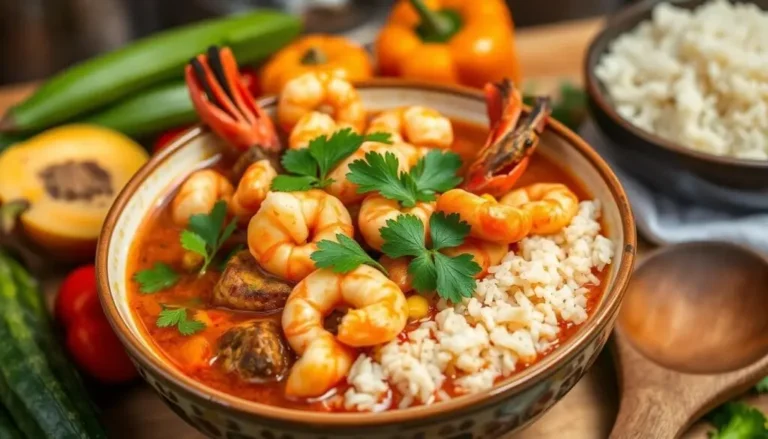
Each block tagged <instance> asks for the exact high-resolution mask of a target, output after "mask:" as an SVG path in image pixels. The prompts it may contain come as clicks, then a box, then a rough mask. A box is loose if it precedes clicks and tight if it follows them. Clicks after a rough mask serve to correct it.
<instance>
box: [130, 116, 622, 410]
mask: <svg viewBox="0 0 768 439" xmlns="http://www.w3.org/2000/svg"><path fill="white" fill-rule="evenodd" d="M453 128H454V134H455V141H454V144H453V147H452V148H453V150H454V151H455V152H456V153H458V154H459V155H461V156H462V159H463V160H464V163H465V165H466V163H467V162H468V161H469V159H470V158H471V157H472V156H473V155H474V153H476V151H477V150H479V149H480V147H482V145H483V143H484V142H485V138H486V136H487V133H488V130H487V129H486V128H484V127H481V126H479V125H475V124H471V123H467V122H463V121H453ZM214 167H215V168H221V170H224V168H223V167H222V166H221V165H214ZM224 174H225V175H226V174H227V173H226V172H225V173H224ZM535 182H559V183H564V184H566V185H567V186H568V187H569V188H571V190H573V191H574V192H575V193H576V195H577V196H578V197H579V199H580V200H584V199H587V198H588V194H587V192H586V191H585V190H584V189H583V187H582V186H581V185H580V184H578V183H577V182H576V180H575V179H574V178H573V177H572V176H571V175H569V174H568V173H567V172H565V171H564V170H563V169H561V168H559V167H558V166H557V165H555V164H554V163H552V162H551V161H550V160H548V159H547V158H546V157H544V156H542V155H541V154H536V155H534V158H533V160H531V164H530V166H529V167H528V169H527V171H526V172H525V174H524V176H523V177H522V179H521V180H520V182H519V183H518V185H520V186H522V185H527V184H531V183H535ZM174 193H175V188H174V190H173V191H169V193H168V197H167V198H166V199H165V200H163V203H162V204H161V205H160V207H158V208H157V209H155V210H154V211H152V212H150V213H149V215H147V217H146V218H145V219H144V221H143V224H142V226H141V227H140V229H139V232H138V236H137V238H136V239H135V240H134V244H133V247H132V249H131V252H130V257H129V262H128V278H129V279H128V283H129V293H128V297H129V299H128V300H129V303H130V305H131V309H132V310H133V312H134V314H135V316H136V317H137V319H138V320H139V321H141V323H142V325H141V326H142V329H143V330H144V332H145V334H146V337H147V338H148V339H149V340H150V341H151V342H152V343H153V344H154V346H155V347H156V349H157V350H158V351H159V352H162V353H163V354H164V355H165V356H166V357H167V358H168V359H169V360H170V362H171V363H173V364H174V365H175V366H176V367H177V368H178V369H179V370H180V371H182V372H183V373H185V374H187V375H188V376H190V377H191V378H193V379H195V380H197V381H199V382H201V383H203V384H205V385H208V386H210V387H212V388H215V389H217V390H220V391H223V392H226V393H229V394H232V395H235V396H238V397H240V398H243V399H247V400H251V401H256V402H260V403H264V404H269V405H273V406H279V407H287V408H297V409H305V410H317V411H333V410H335V409H334V408H332V407H331V405H329V404H327V403H326V402H322V401H300V400H292V399H288V398H286V397H285V396H284V391H283V390H284V380H283V381H282V382H277V383H267V384H256V383H249V382H246V381H244V380H242V379H240V378H239V377H238V376H237V375H236V374H228V373H226V372H224V371H223V370H222V369H221V368H220V367H218V365H217V364H216V363H215V362H214V363H213V364H209V362H204V363H201V362H200V361H196V357H197V356H198V354H199V353H200V352H201V351H202V352H205V351H207V352H205V353H207V354H208V355H209V356H213V355H215V352H214V350H215V346H216V342H217V340H218V338H219V337H220V336H221V335H222V334H223V333H224V332H226V331H227V330H228V329H230V328H231V327H233V326H235V325H237V324H239V323H243V322H245V321H249V320H254V319H276V320H277V321H278V322H279V317H280V312H279V311H278V312H276V313H273V314H271V315H265V314H257V313H253V312H247V311H236V310H229V309H223V308H214V307H211V306H208V305H207V304H208V303H210V297H211V294H212V291H213V287H214V285H215V284H216V281H217V280H218V278H219V276H220V272H219V271H217V270H216V269H215V268H214V269H210V270H208V272H207V273H206V274H205V275H204V276H202V277H198V276H196V275H186V274H185V275H182V278H181V280H180V281H179V282H178V283H177V284H176V285H174V286H173V287H171V288H168V289H166V290H163V291H160V292H158V293H155V294H141V293H140V292H139V287H138V284H137V283H136V282H135V281H133V280H132V279H131V278H132V276H133V274H134V273H136V272H138V271H140V270H143V269H147V268H150V267H152V266H153V265H154V264H155V263H157V262H163V263H166V264H168V265H170V266H171V267H173V268H174V269H176V271H177V272H179V273H182V272H183V270H182V269H181V265H180V261H181V259H182V255H183V254H184V250H183V249H182V247H181V245H180V243H179V235H180V234H181V232H182V230H183V228H181V227H179V226H177V225H176V224H174V222H173V220H172V218H171V214H170V207H169V203H168V202H167V201H169V200H170V199H171V198H172V195H173V194H174ZM511 249H512V250H516V248H515V246H514V245H513V246H512V247H511ZM606 272H607V270H604V271H603V272H602V273H598V272H596V273H595V275H596V276H597V278H598V279H599V280H600V283H601V284H603V280H604V277H605V273H606ZM589 288H590V292H589V294H588V296H587V297H588V299H587V312H588V314H589V315H591V314H592V312H593V310H594V308H595V307H596V306H597V304H598V303H599V301H600V297H601V294H602V288H600V287H599V286H590V287H589ZM161 304H164V305H177V306H184V307H186V308H187V309H188V310H189V311H190V313H191V310H205V311H206V312H207V314H208V317H209V318H210V321H206V323H207V328H206V329H205V330H203V331H202V332H200V333H198V334H195V335H193V336H183V335H181V334H180V333H179V332H178V331H177V330H176V328H158V327H157V326H156V324H155V321H156V320H157V316H158V314H159V313H160V311H161V309H162V307H161ZM433 312H434V309H433ZM190 317H192V316H190ZM418 324H419V322H412V323H409V325H408V327H407V328H406V331H407V330H409V329H415V327H417V326H418ZM561 329H562V330H561V332H560V334H559V339H558V340H559V342H562V341H563V340H566V339H567V338H569V337H570V336H571V335H572V334H573V333H574V332H575V331H576V330H577V329H578V325H572V324H562V323H561ZM193 337H201V338H202V340H201V339H197V340H196V341H197V343H195V344H194V346H196V347H197V349H190V346H191V343H189V341H190V340H191V339H192V338H193ZM203 340H204V341H203ZM557 344H559V343H556V344H555V345H557ZM201 346H202V349H201ZM553 349H554V347H553ZM541 357H542V356H541V355H540V356H539V358H541ZM529 366H530V364H524V365H520V366H519V367H518V371H520V370H522V369H524V368H526V367H529ZM451 381H452V380H451V379H450V377H449V379H448V380H446V383H445V386H444V390H445V391H446V392H448V394H451V395H456V391H455V389H454V388H453V385H452V384H451ZM345 388H346V384H343V385H340V386H339V388H338V389H336V390H337V392H336V393H337V394H341V393H342V392H343V391H344V390H345ZM393 392H394V389H393ZM393 400H394V404H392V405H391V406H392V407H396V406H397V405H396V403H397V401H398V400H399V396H398V395H397V394H394V395H393Z"/></svg>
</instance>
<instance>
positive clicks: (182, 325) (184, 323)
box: [155, 308, 205, 335]
mask: <svg viewBox="0 0 768 439" xmlns="http://www.w3.org/2000/svg"><path fill="white" fill-rule="evenodd" d="M155 325H157V327H158V328H170V327H173V326H175V327H176V329H177V330H178V331H179V333H180V334H181V335H192V334H194V333H197V332H200V331H202V330H203V329H205V323H203V322H201V321H199V320H194V319H188V318H187V309H186V308H166V309H163V310H162V311H160V314H159V315H158V316H157V321H156V322H155Z"/></svg>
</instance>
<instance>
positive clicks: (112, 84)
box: [0, 10, 301, 132]
mask: <svg viewBox="0 0 768 439" xmlns="http://www.w3.org/2000/svg"><path fill="white" fill-rule="evenodd" d="M300 31H301V22H300V20H299V18H298V17H296V16H293V15H288V14H284V13H282V12H278V11H271V10H259V11H255V12H252V13H248V14H241V15H235V16H231V17H227V18H221V19H215V20H208V21H202V22H199V23H195V24H192V25H189V26H184V27H180V28H176V29H171V30H168V31H165V32H161V33H158V34H156V35H152V36H150V37H147V38H144V39H142V40H139V41H136V42H134V43H132V44H130V45H128V46H126V47H124V48H122V49H119V50H116V51H114V52H111V53H108V54H106V55H104V56H100V57H98V58H93V59H90V60H88V61H85V62H83V63H80V64H78V65H75V66H74V67H71V68H69V69H67V70H65V71H64V72H62V73H61V74H59V75H56V76H54V77H53V78H51V79H50V80H49V81H47V82H46V83H44V84H43V85H42V86H41V87H40V88H39V89H38V90H37V91H36V92H35V93H34V94H33V95H32V96H31V97H30V98H29V99H27V100H25V101H24V102H22V103H21V104H19V105H17V106H15V107H13V108H11V109H10V110H9V111H8V113H7V114H6V115H5V117H4V118H3V119H2V120H0V132H17V131H33V130H41V129H45V128H48V127H50V126H52V125H54V124H57V123H60V122H64V121H66V120H69V119H72V118H74V117H76V116H79V115H81V114H84V113H86V112H89V111H92V110H95V109H97V108H99V107H102V106H104V105H107V104H110V103H113V102H115V101H117V100H120V99H123V98H127V97H129V96H132V95H133V94H135V93H137V92H139V91H141V90H144V89H146V88H148V87H150V86H153V85H157V84H159V83H162V82H164V81H166V80H170V79H173V78H179V79H180V78H181V77H182V75H183V72H184V65H185V64H186V63H187V61H189V59H190V58H192V57H194V56H195V55H197V54H198V53H200V52H203V51H204V50H205V49H206V48H207V47H208V46H211V45H224V44H226V45H227V46H229V47H231V48H232V50H233V51H234V53H235V55H236V56H237V58H238V59H239V60H241V61H242V62H244V63H253V62H258V61H260V60H263V59H264V58H266V57H267V56H269V55H271V54H272V53H274V52H275V51H276V50H278V49H279V48H281V47H282V46H284V45H285V44H287V43H288V42H290V41H291V40H293V39H294V38H295V37H296V36H297V35H298V34H299V32H300Z"/></svg>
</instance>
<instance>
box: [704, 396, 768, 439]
mask: <svg viewBox="0 0 768 439" xmlns="http://www.w3.org/2000/svg"><path fill="white" fill-rule="evenodd" d="M708 417H709V420H710V421H711V422H712V424H713V425H714V426H715V428H716V430H715V431H711V432H709V437H710V439H747V438H749V439H768V428H767V427H766V422H768V421H767V420H766V418H765V415H764V414H763V413H762V412H761V411H760V410H758V409H756V408H754V407H752V406H749V405H747V404H745V403H743V402H727V403H725V404H723V405H721V406H720V407H718V408H716V409H715V410H714V411H713V412H712V413H710V414H709V416H708Z"/></svg>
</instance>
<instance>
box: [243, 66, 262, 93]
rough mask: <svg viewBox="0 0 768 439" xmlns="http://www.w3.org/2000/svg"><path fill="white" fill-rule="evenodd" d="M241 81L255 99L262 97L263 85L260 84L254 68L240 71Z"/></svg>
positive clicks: (245, 68) (244, 68)
mask: <svg viewBox="0 0 768 439" xmlns="http://www.w3.org/2000/svg"><path fill="white" fill-rule="evenodd" d="M240 80H241V81H242V83H243V85H244V86H245V88H247V89H248V90H249V91H250V92H251V94H252V95H253V97H254V98H258V97H259V96H261V85H260V83H259V77H258V75H257V74H256V69H254V68H252V67H243V68H241V69H240Z"/></svg>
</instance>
